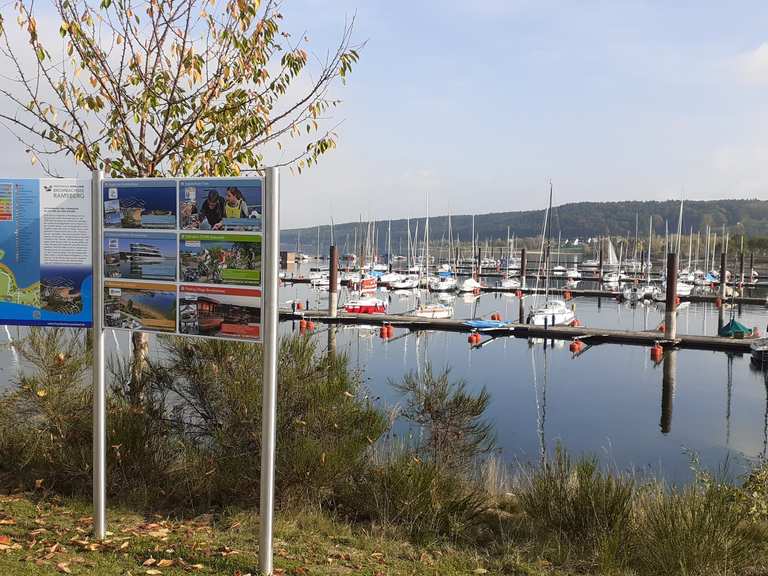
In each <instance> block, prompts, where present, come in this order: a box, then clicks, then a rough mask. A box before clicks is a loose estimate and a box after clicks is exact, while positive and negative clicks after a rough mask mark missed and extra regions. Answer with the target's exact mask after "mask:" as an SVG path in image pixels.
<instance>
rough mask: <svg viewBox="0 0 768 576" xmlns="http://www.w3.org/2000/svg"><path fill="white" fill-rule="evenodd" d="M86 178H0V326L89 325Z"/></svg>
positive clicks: (90, 291) (90, 276) (88, 200)
mask: <svg viewBox="0 0 768 576" xmlns="http://www.w3.org/2000/svg"><path fill="white" fill-rule="evenodd" d="M91 235H92V217H91V188H90V183H89V181H87V180H77V179H70V178H61V179H53V178H50V179H7V180H0V324H15V325H23V326H71V327H88V326H90V325H91V324H92V321H93V316H92V308H91V302H92V296H93V270H92V242H91V238H92V236H91Z"/></svg>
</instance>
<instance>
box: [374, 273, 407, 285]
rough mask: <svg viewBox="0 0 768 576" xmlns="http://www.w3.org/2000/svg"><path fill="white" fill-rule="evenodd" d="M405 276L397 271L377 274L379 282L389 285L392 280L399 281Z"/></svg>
mask: <svg viewBox="0 0 768 576" xmlns="http://www.w3.org/2000/svg"><path fill="white" fill-rule="evenodd" d="M403 278H405V276H403V275H402V274H400V273H399V272H387V273H386V274H382V275H381V276H379V283H380V284H384V285H390V284H392V283H393V282H399V281H400V280H402V279H403Z"/></svg>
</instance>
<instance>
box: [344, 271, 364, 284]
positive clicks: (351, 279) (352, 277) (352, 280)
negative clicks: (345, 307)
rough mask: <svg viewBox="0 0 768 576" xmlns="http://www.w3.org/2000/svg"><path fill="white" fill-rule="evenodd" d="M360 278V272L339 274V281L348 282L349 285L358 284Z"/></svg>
mask: <svg viewBox="0 0 768 576" xmlns="http://www.w3.org/2000/svg"><path fill="white" fill-rule="evenodd" d="M361 278H362V276H360V272H342V273H341V279H342V280H344V281H346V282H348V283H349V284H357V283H358V282H360V280H361Z"/></svg>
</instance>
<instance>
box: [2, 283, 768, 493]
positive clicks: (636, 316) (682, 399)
mask: <svg viewBox="0 0 768 576" xmlns="http://www.w3.org/2000/svg"><path fill="white" fill-rule="evenodd" d="M760 294H762V296H763V297H764V296H765V292H764V291H763V292H761V293H755V294H754V295H760ZM381 295H383V296H384V297H386V298H388V299H391V303H390V311H391V312H400V311H406V310H410V309H413V308H414V307H415V306H416V304H417V300H416V298H415V297H414V296H412V295H411V296H407V295H401V294H390V293H380V296H381ZM341 297H342V301H343V299H344V297H345V294H344V293H343V291H342V295H341ZM294 299H296V300H302V301H305V300H309V301H310V304H311V305H312V306H313V307H315V306H318V305H319V306H321V307H326V306H327V293H324V292H319V291H316V290H313V289H312V288H310V287H309V286H307V285H295V286H285V287H283V288H282V289H281V294H280V301H281V303H285V302H286V301H288V300H294ZM530 301H531V297H528V298H526V302H527V303H529V302H530ZM452 303H453V305H454V306H455V310H456V313H455V317H456V318H470V317H481V316H482V317H487V316H488V315H490V314H491V313H492V312H499V313H501V315H502V318H505V319H515V318H517V315H518V305H519V300H518V299H517V298H515V297H514V296H509V295H501V294H484V295H482V296H481V297H479V298H476V297H471V296H470V297H466V298H465V297H462V296H458V297H455V298H453V299H452ZM573 303H574V304H575V305H576V313H577V316H578V318H579V319H580V320H581V322H582V323H583V324H584V325H586V326H596V327H606V328H619V327H620V328H626V329H635V330H640V329H651V330H652V329H654V328H656V327H657V326H658V325H659V324H660V323H661V321H662V320H663V314H664V311H663V308H662V307H659V306H657V305H647V306H644V305H640V306H636V307H631V306H629V305H627V304H622V303H619V302H617V301H615V300H610V299H603V300H601V301H600V302H599V303H598V300H596V299H592V298H590V299H586V298H576V299H574V301H573ZM527 305H528V306H530V304H527ZM678 314H679V316H678V331H679V332H680V333H690V334H715V333H716V331H717V326H718V310H717V309H716V308H715V307H714V306H713V305H711V304H690V305H688V306H684V307H682V308H681V309H680V311H679V313H678ZM730 314H731V311H730V310H726V311H724V312H723V315H724V316H723V320H724V321H726V322H727V321H728V319H729V317H730ZM734 314H735V315H736V317H737V319H738V320H739V321H740V322H742V323H743V324H745V325H747V326H750V327H751V326H758V327H760V330H761V332H765V328H766V325H767V324H768V309H767V308H766V307H764V306H749V307H747V306H745V307H743V308H742V310H741V313H740V314H739V313H738V311H737V310H734ZM281 330H282V331H283V332H284V333H288V332H290V331H292V330H296V331H298V326H297V325H296V323H291V322H287V323H283V324H282V325H281ZM325 330H326V328H325V327H324V326H322V325H321V326H319V329H318V330H317V333H316V335H315V336H314V337H315V338H318V339H319V340H320V342H322V343H325V342H326V339H327V332H325ZM9 333H10V334H11V335H13V334H15V333H16V329H14V328H11V329H10V332H9ZM3 340H7V335H5V336H4V330H2V329H0V342H2V341H3ZM107 342H108V343H109V349H110V352H115V351H119V352H120V353H127V352H128V350H129V349H130V345H129V339H128V334H127V333H125V332H121V333H112V332H111V331H108V334H107ZM336 342H337V350H338V351H343V352H346V353H347V354H348V355H349V358H350V361H351V364H352V366H353V367H356V368H360V369H361V370H362V371H363V373H364V377H365V385H366V387H367V389H368V391H369V393H370V395H371V396H372V397H373V398H375V401H376V403H377V404H378V405H380V406H381V407H382V408H385V409H387V410H389V409H390V408H392V407H393V406H396V405H397V404H398V403H399V402H401V401H402V398H400V397H399V396H398V393H397V392H396V391H395V390H394V389H393V387H392V385H391V383H392V382H393V381H398V380H400V379H401V378H402V377H403V375H405V374H407V373H408V372H410V371H421V370H424V369H425V367H426V365H427V363H431V365H432V367H433V369H434V370H441V369H443V368H446V367H448V368H450V369H451V375H452V377H453V378H457V379H459V378H460V379H464V380H465V381H466V382H467V383H468V387H469V389H470V390H474V391H477V390H480V389H481V388H483V387H485V388H486V389H487V390H488V392H489V393H490V396H491V402H490V406H489V408H488V411H487V414H486V418H487V419H488V420H489V421H490V422H492V423H493V426H494V429H495V432H496V438H497V444H498V447H499V455H500V456H501V458H503V459H504V460H505V461H506V462H508V463H510V464H516V463H525V462H534V463H535V462H538V461H539V460H540V457H541V454H542V452H543V451H546V452H548V453H551V451H552V450H553V449H554V447H555V446H556V445H557V444H558V443H560V444H562V445H563V446H564V447H565V448H567V449H568V450H569V452H571V453H573V454H583V453H589V454H596V455H597V456H598V457H600V459H601V460H602V461H603V462H604V463H606V464H610V465H612V466H614V467H617V468H619V469H622V470H630V469H631V470H636V471H650V472H653V473H655V474H657V475H660V476H662V477H664V478H666V479H668V480H670V481H672V482H681V481H685V480H687V479H688V478H690V468H689V458H690V452H694V453H696V454H698V456H699V458H700V459H701V462H702V463H703V464H704V465H705V466H706V467H709V468H713V469H714V468H717V467H718V466H720V465H722V464H723V462H724V461H725V459H726V458H729V459H730V460H731V462H730V466H731V471H732V473H734V474H738V473H739V472H740V471H743V470H744V469H745V466H746V464H747V463H748V462H750V461H754V460H757V459H759V458H761V457H764V456H765V455H766V446H767V444H768V380H767V379H766V374H765V373H764V372H759V371H757V370H755V369H754V368H753V367H752V366H751V364H750V361H749V355H748V354H744V355H743V356H740V355H729V354H725V353H723V352H708V351H691V350H680V351H677V352H672V353H667V355H666V357H665V360H664V361H663V362H662V363H660V364H658V365H657V364H655V363H654V362H653V361H652V360H651V358H650V354H649V350H648V348H644V347H636V346H617V345H613V344H603V345H598V346H594V347H592V348H589V349H587V350H586V352H584V353H583V354H581V355H579V356H578V357H575V358H574V357H573V354H571V353H570V352H569V350H568V343H567V342H558V341H555V342H554V343H547V345H546V346H545V343H544V342H542V341H538V342H529V341H526V340H522V339H515V338H497V339H495V340H493V341H490V342H489V343H488V344H487V345H485V346H483V347H482V348H479V349H470V346H469V344H468V343H467V340H466V334H461V333H440V332H418V333H417V332H414V333H409V332H408V331H406V330H404V329H396V330H395V338H394V339H392V340H390V341H383V340H381V339H379V337H378V330H377V329H369V328H365V327H339V328H338V330H337V337H336ZM553 344H554V345H553ZM18 369H19V365H18V361H17V359H16V358H15V357H14V354H13V352H12V351H11V350H9V349H8V348H0V388H1V387H3V386H7V385H9V382H10V380H11V379H12V377H13V375H14V374H15V373H16V372H17V371H18ZM395 430H396V431H397V432H399V433H404V432H405V431H406V430H405V429H404V428H403V427H402V426H396V428H395Z"/></svg>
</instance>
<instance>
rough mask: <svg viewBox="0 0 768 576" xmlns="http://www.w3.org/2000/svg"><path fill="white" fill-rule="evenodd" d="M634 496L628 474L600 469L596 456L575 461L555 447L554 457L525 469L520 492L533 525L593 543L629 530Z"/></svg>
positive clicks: (623, 535) (568, 537)
mask: <svg viewBox="0 0 768 576" xmlns="http://www.w3.org/2000/svg"><path fill="white" fill-rule="evenodd" d="M633 495H634V481H633V480H632V479H629V478H625V477H622V476H614V475H612V474H609V473H604V472H601V471H600V470H599V468H598V465H597V460H596V459H595V458H586V459H583V460H580V461H578V462H577V463H575V464H574V463H572V461H571V459H570V457H569V456H568V454H567V453H566V452H565V451H564V450H563V449H561V448H560V447H558V448H557V449H556V450H555V457H554V460H553V461H551V462H545V463H544V464H543V465H542V466H541V468H539V469H536V470H532V471H530V472H529V473H528V475H527V476H526V477H525V478H524V480H523V485H522V487H521V490H520V492H519V495H518V497H519V502H520V506H521V508H522V509H523V511H524V512H525V513H526V514H527V515H528V517H529V518H530V519H531V521H532V522H533V523H534V524H536V525H538V526H539V527H541V528H544V529H547V530H554V531H555V532H556V533H558V534H560V535H562V536H564V537H565V538H567V539H568V540H569V541H570V542H572V543H578V544H580V545H583V546H595V545H597V544H601V545H604V544H605V539H606V538H608V537H610V538H612V539H615V538H622V537H625V536H626V535H627V534H628V533H629V531H630V528H631V517H632V499H633Z"/></svg>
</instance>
